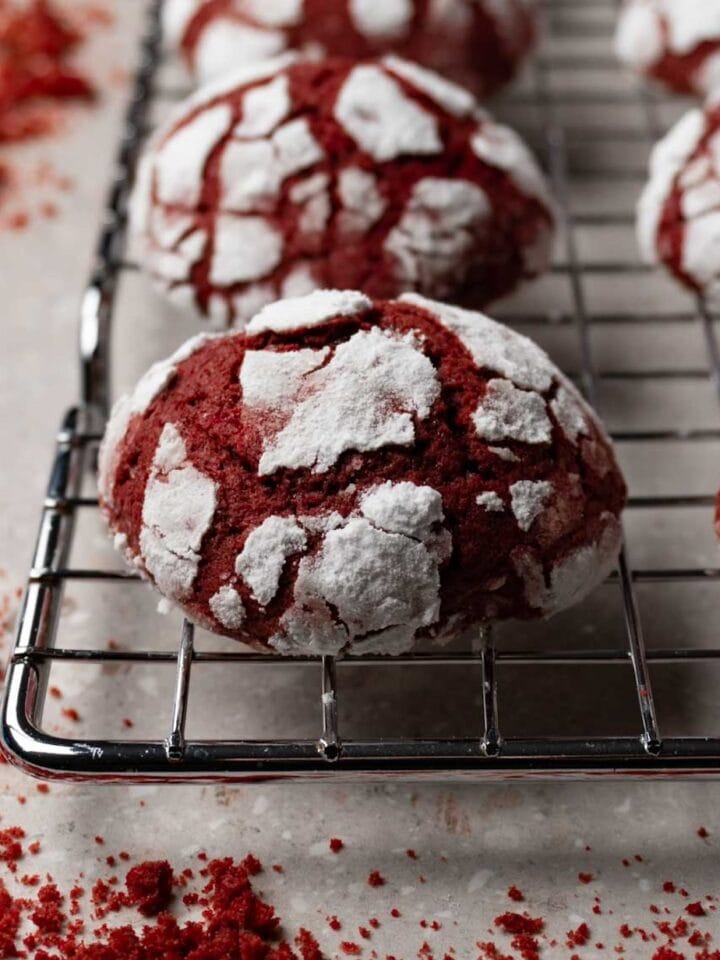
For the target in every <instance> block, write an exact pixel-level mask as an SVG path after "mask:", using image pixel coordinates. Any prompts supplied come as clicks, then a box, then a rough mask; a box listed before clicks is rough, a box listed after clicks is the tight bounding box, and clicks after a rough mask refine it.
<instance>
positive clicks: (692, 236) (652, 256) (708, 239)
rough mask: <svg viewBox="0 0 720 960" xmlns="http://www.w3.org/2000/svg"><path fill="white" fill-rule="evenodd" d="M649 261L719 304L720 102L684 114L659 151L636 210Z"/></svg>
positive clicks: (651, 162)
mask: <svg viewBox="0 0 720 960" xmlns="http://www.w3.org/2000/svg"><path fill="white" fill-rule="evenodd" d="M638 241H639V244H640V247H641V250H642V254H643V257H644V259H645V260H647V261H648V262H649V263H661V264H663V266H664V267H665V268H666V269H667V270H668V271H669V272H670V273H671V274H672V275H673V276H674V277H675V278H676V279H677V280H679V281H680V282H681V283H682V284H683V285H684V286H686V287H687V288H688V289H690V290H692V291H693V292H695V293H698V294H701V295H702V296H704V297H705V298H706V299H708V300H709V301H711V302H712V303H717V302H718V301H719V300H720V100H718V97H717V95H715V97H714V99H712V100H710V101H708V104H707V106H706V108H705V109H700V108H697V109H694V110H691V111H690V112H689V113H687V114H685V116H684V117H682V118H681V119H680V120H679V121H678V123H676V124H675V126H674V127H673V128H672V130H671V131H670V132H669V133H668V134H667V136H665V137H664V138H663V139H662V140H661V141H660V142H659V143H658V144H657V146H656V147H655V149H654V151H653V154H652V158H651V161H650V179H649V181H648V184H647V186H646V187H645V190H644V192H643V195H642V197H641V199H640V203H639V204H638Z"/></svg>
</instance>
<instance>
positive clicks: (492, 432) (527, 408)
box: [473, 380, 552, 443]
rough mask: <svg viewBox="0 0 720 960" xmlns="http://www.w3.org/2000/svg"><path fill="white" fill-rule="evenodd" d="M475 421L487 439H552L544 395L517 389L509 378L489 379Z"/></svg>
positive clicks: (480, 434)
mask: <svg viewBox="0 0 720 960" xmlns="http://www.w3.org/2000/svg"><path fill="white" fill-rule="evenodd" d="M473 423H474V424H475V429H476V430H477V433H478V436H480V437H482V438H483V439H484V440H491V441H497V440H520V441H522V442H523V443H549V442H550V440H551V439H552V424H551V423H550V420H549V418H548V415H547V409H546V407H545V401H544V400H543V398H542V397H541V396H540V395H539V394H538V393H534V392H533V391H530V390H520V389H518V388H517V387H515V386H513V384H512V383H510V381H509V380H490V381H488V384H487V390H486V392H485V396H484V397H483V398H482V400H481V401H480V403H479V404H478V407H477V410H476V411H475V413H474V414H473Z"/></svg>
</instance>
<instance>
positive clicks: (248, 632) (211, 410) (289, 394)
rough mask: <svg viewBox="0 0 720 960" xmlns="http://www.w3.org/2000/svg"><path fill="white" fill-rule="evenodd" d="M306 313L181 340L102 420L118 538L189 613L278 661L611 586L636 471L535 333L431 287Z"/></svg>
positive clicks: (523, 613)
mask: <svg viewBox="0 0 720 960" xmlns="http://www.w3.org/2000/svg"><path fill="white" fill-rule="evenodd" d="M333 305H334V307H335V309H336V310H337V312H335V313H333ZM305 306H306V308H307V309H306V311H305V312H306V315H307V318H308V324H307V325H305V326H303V324H302V321H301V317H302V315H303V302H302V301H298V300H295V301H288V302H287V303H285V304H283V303H279V304H276V305H274V306H273V307H272V309H270V310H269V311H267V312H266V313H265V316H264V319H263V318H262V317H261V318H259V319H258V321H257V322H256V323H255V329H256V330H257V332H255V333H230V334H225V335H223V336H219V337H213V338H207V339H206V340H205V341H204V342H203V343H202V344H201V346H200V347H199V348H198V347H197V345H191V346H190V347H188V348H186V350H185V351H184V354H186V356H185V359H183V360H180V361H173V362H169V363H167V364H165V367H169V368H171V369H172V371H173V373H172V375H171V376H170V377H168V378H165V377H160V376H158V375H157V374H156V375H155V377H156V382H157V383H159V384H161V386H159V387H156V388H153V389H157V390H158V391H159V392H157V393H156V394H155V395H154V398H153V400H152V402H151V403H150V404H149V406H147V407H146V408H145V409H144V410H143V411H141V412H137V413H135V414H132V415H131V416H130V417H129V419H128V418H127V417H126V416H125V415H123V419H121V420H120V422H119V423H113V422H111V423H110V424H109V426H108V433H107V437H106V440H105V444H106V445H108V444H110V443H112V444H113V449H112V450H109V451H108V453H109V455H108V457H107V462H108V463H111V464H112V469H111V470H110V472H109V473H108V475H107V476H106V478H105V481H104V489H105V490H106V491H107V495H103V498H102V506H103V509H104V511H105V513H106V514H107V516H108V519H109V521H110V525H111V529H112V532H113V533H114V534H115V537H116V541H117V545H118V548H119V549H120V550H121V551H122V553H123V555H124V556H125V558H126V559H127V560H128V562H129V563H131V564H134V565H137V566H139V567H140V569H141V570H142V571H143V573H145V574H146V575H147V577H148V578H149V579H150V580H151V581H152V582H153V583H154V584H155V585H156V586H157V587H158V589H159V590H160V591H161V592H162V593H163V594H164V595H166V596H167V597H169V598H170V599H172V600H173V601H174V602H176V603H178V604H179V605H180V606H181V608H182V610H183V612H184V613H185V615H186V616H189V617H190V618H192V619H193V620H195V621H197V622H198V623H201V624H203V625H204V626H206V627H209V628H210V629H212V630H216V631H218V632H220V633H223V634H227V635H229V636H233V637H237V638H238V639H243V640H245V641H249V642H251V643H253V644H255V645H257V646H259V647H261V648H263V649H272V650H276V651H278V652H282V653H286V654H292V655H295V654H308V653H310V654H314V655H319V654H339V653H343V652H350V653H352V652H355V653H361V652H378V653H389V654H397V653H400V652H404V651H406V650H409V649H411V648H412V647H414V646H415V645H416V644H418V643H420V642H438V643H444V642H446V641H447V640H448V639H451V638H452V636H454V635H456V634H458V633H460V632H462V631H463V630H465V629H466V628H467V627H469V626H471V625H473V624H477V623H480V622H484V621H487V620H490V619H496V618H506V617H520V618H524V617H535V616H540V615H544V614H546V613H549V612H551V610H552V609H553V608H554V607H555V606H562V605H563V604H565V603H567V602H570V601H571V600H572V601H575V600H577V599H580V598H581V597H582V596H583V595H584V594H585V592H587V590H588V589H589V588H590V587H591V586H592V585H594V584H595V583H597V582H599V580H600V579H602V577H603V576H604V575H605V573H606V571H607V569H608V566H609V564H610V563H611V562H612V559H613V556H614V554H613V550H614V551H616V550H617V547H618V544H619V533H618V531H619V525H618V516H619V513H620V510H621V508H622V506H623V504H624V500H625V489H624V485H623V482H622V478H621V476H620V473H619V470H618V468H617V464H616V463H615V460H614V458H613V453H612V448H611V447H610V445H609V443H608V441H607V438H606V437H605V435H604V434H603V432H602V429H601V428H600V426H599V424H598V423H597V422H596V419H595V417H594V416H593V415H592V412H591V411H590V410H589V409H588V408H587V407H586V405H584V403H583V402H582V400H580V398H579V397H578V396H577V394H576V392H575V391H574V388H573V387H572V386H571V385H570V384H569V383H568V382H567V381H566V380H565V378H564V377H563V376H562V374H561V373H560V372H559V371H558V370H557V368H555V367H554V366H553V365H552V363H551V362H550V360H549V359H548V358H547V356H546V355H545V354H543V353H542V351H540V350H539V348H537V347H533V346H531V345H530V343H529V341H527V340H526V339H525V338H522V337H520V336H518V335H517V334H514V333H512V332H511V331H507V332H506V333H503V332H502V329H501V328H500V325H499V324H496V323H495V322H494V321H491V320H490V319H489V318H487V317H483V316H482V315H479V314H478V315H475V324H472V323H471V319H472V315H471V314H469V313H468V312H467V311H465V312H461V313H460V314H458V313H457V312H456V311H455V310H454V308H449V307H446V306H445V305H443V304H437V303H433V302H431V301H422V302H418V299H417V298H411V299H410V300H408V299H404V300H402V301H391V302H382V303H381V302H372V301H369V300H368V299H366V298H365V297H364V296H363V295H361V294H357V293H353V292H342V291H328V292H327V293H326V294H325V295H324V296H320V295H318V294H317V293H316V294H314V295H311V296H310V297H308V298H307V302H306V304H305ZM285 313H287V316H284V314H285ZM251 328H252V325H251ZM468 329H472V330H474V331H475V333H474V335H473V336H472V337H471V338H470V339H468ZM478 331H479V332H478ZM483 338H484V340H485V342H484V343H483V342H482V341H483ZM182 353H183V352H181V355H182ZM482 358H489V360H490V363H488V362H486V360H485V359H482ZM511 374H512V376H511ZM513 377H514V378H516V379H517V380H520V381H521V383H522V384H523V385H522V386H521V385H518V383H516V382H514V379H513ZM531 382H532V383H534V384H535V386H530V385H529V384H530V383H531ZM143 389H144V390H145V392H146V393H147V392H148V388H147V386H145V387H144V388H143ZM140 392H141V393H142V391H140ZM498 398H500V399H499V400H498ZM502 398H505V399H504V400H503V399H502ZM508 398H509V400H508ZM503 403H505V404H506V407H505V408H503ZM508 403H509V406H507V404H508ZM508 410H510V413H508ZM491 414H492V415H493V416H495V420H494V421H492V424H491V423H490V421H491V420H492V416H491ZM483 416H484V417H485V418H486V421H485V422H483V429H484V431H485V432H486V433H488V434H489V435H491V436H493V437H495V436H496V435H498V434H502V436H503V440H502V446H499V447H498V446H496V445H494V443H493V442H492V441H489V440H488V439H487V438H486V437H484V436H482V431H478V424H477V422H476V421H482V417H483Z"/></svg>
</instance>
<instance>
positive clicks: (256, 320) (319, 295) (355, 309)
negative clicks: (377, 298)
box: [247, 290, 372, 333]
mask: <svg viewBox="0 0 720 960" xmlns="http://www.w3.org/2000/svg"><path fill="white" fill-rule="evenodd" d="M371 308H372V300H370V299H369V298H368V297H366V296H365V294H364V293H358V292H357V291H355V290H316V291H315V292H314V293H311V294H308V295H307V296H304V297H297V298H289V299H287V300H280V301H278V303H272V304H270V305H269V306H267V307H265V308H264V309H263V310H261V311H260V313H258V314H257V316H255V317H253V319H252V320H251V321H250V322H249V323H248V325H247V331H248V333H262V332H263V331H264V330H272V331H273V332H275V333H284V332H287V331H290V330H302V329H305V328H307V327H317V326H320V325H321V324H323V323H326V322H327V321H328V320H332V319H334V318H335V317H352V316H355V315H356V314H358V313H365V311H367V310H370V309H371Z"/></svg>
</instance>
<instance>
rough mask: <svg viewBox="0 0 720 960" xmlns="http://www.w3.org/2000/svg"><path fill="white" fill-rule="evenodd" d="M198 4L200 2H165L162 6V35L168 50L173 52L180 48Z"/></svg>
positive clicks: (168, 0) (176, 0)
mask: <svg viewBox="0 0 720 960" xmlns="http://www.w3.org/2000/svg"><path fill="white" fill-rule="evenodd" d="M200 4H201V0H165V3H164V4H163V5H162V33H163V42H164V45H165V46H166V47H167V49H168V50H172V51H175V50H177V48H178V47H179V46H180V44H181V43H182V39H183V35H184V34H185V31H186V30H187V28H188V26H189V24H190V21H191V20H192V18H193V17H194V16H195V14H196V13H197V12H198V10H199V9H200Z"/></svg>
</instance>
